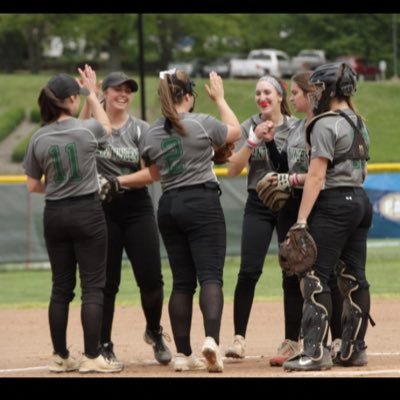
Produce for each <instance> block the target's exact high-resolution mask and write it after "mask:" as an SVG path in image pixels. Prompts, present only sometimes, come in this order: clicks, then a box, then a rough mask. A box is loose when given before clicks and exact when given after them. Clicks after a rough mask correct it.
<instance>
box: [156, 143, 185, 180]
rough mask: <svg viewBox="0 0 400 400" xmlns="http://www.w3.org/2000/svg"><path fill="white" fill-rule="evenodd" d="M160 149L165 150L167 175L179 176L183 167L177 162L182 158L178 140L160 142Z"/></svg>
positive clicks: (180, 144)
mask: <svg viewBox="0 0 400 400" xmlns="http://www.w3.org/2000/svg"><path fill="white" fill-rule="evenodd" d="M161 148H162V149H163V150H166V149H168V150H167V153H165V154H164V158H165V161H166V162H167V165H168V173H169V174H172V175H176V174H180V173H181V172H183V171H184V170H185V165H184V164H183V163H182V162H180V161H179V160H180V159H181V157H182V154H183V150H182V143H181V140H180V139H179V138H168V139H164V140H163V141H162V142H161Z"/></svg>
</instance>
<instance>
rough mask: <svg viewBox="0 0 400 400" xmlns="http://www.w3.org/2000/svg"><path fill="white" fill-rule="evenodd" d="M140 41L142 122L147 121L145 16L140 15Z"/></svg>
mask: <svg viewBox="0 0 400 400" xmlns="http://www.w3.org/2000/svg"><path fill="white" fill-rule="evenodd" d="M138 41H139V78H140V109H141V112H142V120H143V121H146V97H145V79H144V78H145V75H144V74H145V71H144V45H143V14H138Z"/></svg>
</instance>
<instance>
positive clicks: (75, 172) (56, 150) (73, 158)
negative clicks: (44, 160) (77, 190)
mask: <svg viewBox="0 0 400 400" xmlns="http://www.w3.org/2000/svg"><path fill="white" fill-rule="evenodd" d="M65 152H66V153H67V156H68V163H69V167H70V171H69V172H70V175H69V178H70V180H72V181H79V180H81V171H80V170H79V165H78V155H77V152H76V145H75V143H69V144H67V145H66V146H65ZM49 154H50V157H51V158H52V160H53V163H54V181H55V182H57V183H60V182H63V181H64V180H65V176H66V173H65V171H64V169H63V165H62V158H61V152H60V147H59V146H57V145H53V146H50V148H49Z"/></svg>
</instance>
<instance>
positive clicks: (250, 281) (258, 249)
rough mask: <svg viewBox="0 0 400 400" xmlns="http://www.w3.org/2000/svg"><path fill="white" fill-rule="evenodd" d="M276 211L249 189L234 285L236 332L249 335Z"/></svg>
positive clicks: (274, 223) (275, 219) (275, 220)
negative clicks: (256, 289) (237, 271)
mask: <svg viewBox="0 0 400 400" xmlns="http://www.w3.org/2000/svg"><path fill="white" fill-rule="evenodd" d="M276 222H277V214H276V213H274V212H272V211H271V210H270V209H268V208H267V207H265V206H264V204H263V203H262V202H261V201H260V199H259V198H258V196H257V193H256V191H255V190H249V195H248V198H247V202H246V207H245V210H244V218H243V225H242V245H241V262H240V270H239V274H238V281H237V284H236V288H235V296H234V306H233V319H234V329H235V334H236V335H242V336H245V335H246V330H247V324H248V321H249V317H250V311H251V307H252V304H253V299H254V291H255V287H256V284H257V282H258V280H259V278H260V276H261V274H262V270H263V267H264V261H265V256H266V255H267V252H268V248H269V245H270V243H271V239H272V234H273V231H274V229H275V226H276Z"/></svg>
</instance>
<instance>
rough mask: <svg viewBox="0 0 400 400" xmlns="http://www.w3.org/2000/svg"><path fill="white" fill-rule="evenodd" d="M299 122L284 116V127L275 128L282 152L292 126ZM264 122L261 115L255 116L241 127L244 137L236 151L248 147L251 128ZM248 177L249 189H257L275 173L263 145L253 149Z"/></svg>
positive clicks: (276, 138) (275, 137)
mask: <svg viewBox="0 0 400 400" xmlns="http://www.w3.org/2000/svg"><path fill="white" fill-rule="evenodd" d="M296 121H297V118H295V117H288V116H284V121H283V124H282V125H279V126H278V127H276V128H275V136H274V140H275V143H276V147H277V148H278V150H279V151H281V149H282V147H283V145H284V143H285V140H286V137H287V135H288V133H289V131H290V129H291V127H292V125H293V124H294V123H295V122H296ZM261 122H263V121H262V120H261V118H260V115H259V114H257V115H253V116H252V117H251V118H249V119H247V120H246V121H244V122H243V123H242V125H241V130H242V137H241V139H240V140H239V141H238V142H236V144H235V151H239V150H240V149H241V148H242V147H243V146H246V141H247V139H248V137H249V131H250V127H251V126H253V127H255V126H257V125H258V124H260V123H261ZM247 168H248V175H247V188H248V189H253V190H255V189H256V185H257V182H258V181H259V180H260V179H261V178H262V177H263V176H264V175H265V174H266V173H267V172H271V171H274V169H273V168H272V165H271V163H270V160H269V155H268V151H267V148H266V147H265V146H264V144H262V145H261V146H258V147H256V148H255V149H253V151H252V153H251V156H250V159H249V163H248V166H247Z"/></svg>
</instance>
